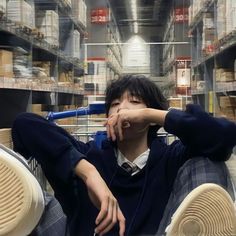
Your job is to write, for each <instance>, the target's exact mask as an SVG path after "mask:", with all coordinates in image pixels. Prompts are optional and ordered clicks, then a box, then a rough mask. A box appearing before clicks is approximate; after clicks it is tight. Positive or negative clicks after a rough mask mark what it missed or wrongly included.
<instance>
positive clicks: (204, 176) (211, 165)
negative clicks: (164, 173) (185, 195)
mask: <svg viewBox="0 0 236 236" xmlns="http://www.w3.org/2000/svg"><path fill="white" fill-rule="evenodd" d="M204 183H215V184H218V185H220V186H221V187H223V188H224V189H226V190H227V191H229V192H231V191H232V183H231V181H230V176H229V172H228V169H227V167H226V165H225V163H224V162H214V161H211V160H210V159H208V158H204V157H198V158H193V159H190V160H188V161H187V162H186V163H185V164H184V165H183V166H182V167H181V168H180V170H179V172H178V174H177V178H176V183H175V184H176V185H177V186H175V188H180V187H183V188H187V189H188V190H187V191H191V190H193V189H194V188H196V187H198V186H199V185H201V184H204Z"/></svg>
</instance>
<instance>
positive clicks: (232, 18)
mask: <svg viewBox="0 0 236 236" xmlns="http://www.w3.org/2000/svg"><path fill="white" fill-rule="evenodd" d="M225 15H226V34H230V33H231V32H232V31H234V30H235V29H236V1H235V0H227V1H226V14H225Z"/></svg>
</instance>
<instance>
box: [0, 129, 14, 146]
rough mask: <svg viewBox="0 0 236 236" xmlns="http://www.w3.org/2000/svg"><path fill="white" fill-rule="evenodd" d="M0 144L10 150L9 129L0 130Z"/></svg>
mask: <svg viewBox="0 0 236 236" xmlns="http://www.w3.org/2000/svg"><path fill="white" fill-rule="evenodd" d="M0 143H1V144H3V145H4V146H6V147H8V148H12V138H11V129H0Z"/></svg>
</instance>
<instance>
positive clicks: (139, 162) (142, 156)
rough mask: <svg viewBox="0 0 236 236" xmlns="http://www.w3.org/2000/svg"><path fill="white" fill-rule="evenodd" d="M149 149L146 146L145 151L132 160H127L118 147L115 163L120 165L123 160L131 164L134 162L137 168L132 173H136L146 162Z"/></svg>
mask: <svg viewBox="0 0 236 236" xmlns="http://www.w3.org/2000/svg"><path fill="white" fill-rule="evenodd" d="M149 152H150V149H149V148H148V149H147V150H146V151H145V152H143V153H142V154H140V155H139V156H138V157H137V158H135V160H134V161H133V162H131V161H129V160H128V159H127V158H126V157H125V156H124V155H123V154H122V153H121V152H120V150H119V149H118V150H117V163H118V165H119V166H121V165H122V164H123V163H124V162H128V163H129V164H130V165H131V166H132V164H135V165H136V166H137V167H138V170H137V171H136V172H135V173H133V174H136V173H138V172H139V171H140V170H141V169H143V167H144V166H145V165H146V163H147V159H148V155H149Z"/></svg>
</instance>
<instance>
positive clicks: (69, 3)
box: [63, 0, 72, 8]
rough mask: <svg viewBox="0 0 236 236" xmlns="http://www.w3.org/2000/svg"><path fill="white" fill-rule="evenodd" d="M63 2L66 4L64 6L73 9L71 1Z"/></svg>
mask: <svg viewBox="0 0 236 236" xmlns="http://www.w3.org/2000/svg"><path fill="white" fill-rule="evenodd" d="M63 2H64V4H65V5H66V6H68V7H69V8H71V6H72V5H71V4H72V3H71V0H63Z"/></svg>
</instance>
